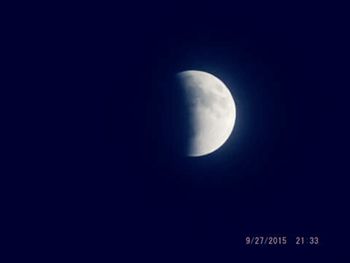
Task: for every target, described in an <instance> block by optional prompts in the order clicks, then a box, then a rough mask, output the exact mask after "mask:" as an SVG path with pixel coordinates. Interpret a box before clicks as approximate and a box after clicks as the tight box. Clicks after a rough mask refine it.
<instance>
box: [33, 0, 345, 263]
mask: <svg viewBox="0 0 350 263" xmlns="http://www.w3.org/2000/svg"><path fill="white" fill-rule="evenodd" d="M65 13H66V15H65V16H63V17H65V18H64V19H62V17H60V16H58V15H57V19H62V20H57V21H63V22H62V23H60V22H57V21H56V22H55V23H53V24H52V25H42V27H43V29H44V30H43V31H44V32H48V33H47V34H49V37H48V38H43V39H45V41H47V42H45V43H47V44H46V45H44V46H46V48H47V52H46V54H47V56H48V57H45V56H43V61H45V62H47V61H49V63H52V61H56V62H55V63H53V64H54V65H55V66H54V70H52V71H50V70H49V69H46V71H47V72H46V71H44V73H45V72H46V73H45V74H44V75H45V80H46V83H47V84H48V87H49V86H50V85H51V86H52V87H54V89H51V90H50V91H48V92H47V95H49V98H50V99H47V100H46V102H45V104H47V105H48V107H53V108H54V113H53V115H52V114H48V113H43V116H44V117H45V119H47V120H48V123H49V124H48V125H49V126H48V127H47V126H46V129H49V130H50V131H52V136H49V135H47V133H45V134H46V135H45V139H46V143H47V144H45V145H44V143H43V149H45V151H46V152H47V153H51V152H52V154H51V155H50V154H47V155H46V154H44V157H43V159H42V160H43V163H44V164H43V166H44V167H42V168H41V172H42V173H45V174H46V175H47V176H46V177H45V179H44V180H38V182H40V183H39V185H41V188H42V189H44V190H43V191H44V192H45V193H46V195H49V196H52V198H44V199H45V201H42V200H43V199H40V198H38V199H40V200H41V201H40V202H43V204H44V206H45V207H48V208H47V209H49V210H50V211H51V212H50V213H49V215H47V214H46V213H44V212H42V210H40V209H38V211H40V212H38V213H43V214H45V216H47V217H48V218H50V220H49V221H50V222H52V224H49V223H48V227H47V229H48V231H49V234H47V235H48V236H56V235H57V238H56V239H55V240H56V241H57V244H59V245H58V246H59V247H60V246H62V251H64V250H66V248H68V251H70V252H73V253H74V252H75V253H77V254H79V253H82V254H84V255H90V254H92V255H95V256H96V257H97V258H99V256H98V255H103V256H101V257H103V258H115V257H118V258H119V257H122V258H128V259H129V260H130V262H148V261H149V262H253V260H254V261H256V260H257V259H261V256H263V255H277V256H280V257H281V260H282V259H283V260H285V259H286V258H289V259H293V260H298V261H294V262H316V261H313V260H315V259H316V258H319V257H329V259H333V260H332V262H336V261H337V260H336V258H337V257H338V256H339V257H340V254H339V253H338V252H341V251H343V248H344V247H345V243H344V242H343V241H342V240H344V239H343V238H344V237H343V233H344V231H345V229H344V226H345V222H346V220H345V214H346V211H347V210H348V202H347V200H348V199H346V198H345V186H346V184H345V183H344V182H345V179H346V178H345V176H346V172H345V168H346V167H347V164H346V160H347V157H348V147H347V142H346V141H345V138H346V135H347V134H348V133H347V130H346V129H347V128H346V123H347V122H348V116H347V115H346V113H345V112H346V108H347V106H346V105H347V104H346V103H345V101H346V98H347V95H348V92H347V91H346V89H347V85H346V84H345V82H344V80H345V78H344V74H345V73H347V70H346V66H348V65H347V64H348V62H346V59H345V51H344V50H346V47H347V44H346V34H347V33H346V30H348V29H347V27H346V24H345V18H344V19H343V17H344V15H345V12H342V11H341V8H339V7H334V6H332V7H329V6H316V5H299V6H288V5H284V4H283V5H282V4H279V5H276V4H273V5H265V4H263V3H259V4H256V3H252V4H248V3H247V4H233V3H231V4H227V3H226V4H225V5H223V4H215V2H205V1H204V2H201V3H200V4H195V3H190V2H187V3H180V2H178V3H177V4H176V3H162V4H150V3H143V4H142V5H140V4H136V3H135V6H133V5H132V4H129V6H126V5H124V6H117V5H116V6H103V7H102V6H99V7H95V6H92V5H87V6H83V7H72V8H71V9H67V10H66V11H65ZM47 16H48V17H49V16H50V15H49V14H48V15H47ZM59 17H60V18H59ZM38 35H40V34H38ZM40 36H41V37H42V35H40ZM44 64H45V63H44ZM190 69H194V70H202V71H207V72H209V73H212V74H214V75H215V76H217V77H218V78H220V79H221V80H222V81H223V82H224V83H225V84H226V85H227V86H228V87H229V88H230V90H231V92H232V94H233V97H234V99H235V102H236V107H237V119H236V123H235V127H234V130H233V133H232V134H231V136H230V138H229V139H228V141H227V142H226V143H225V144H224V145H223V146H222V147H221V148H220V149H219V150H218V151H216V152H214V153H213V154H210V155H208V156H204V157H201V158H187V157H184V156H181V155H179V154H178V152H177V151H176V147H177V146H178V145H179V144H181V141H180V140H179V136H180V135H179V131H180V130H181V127H182V125H183V123H181V121H178V120H177V119H176V117H174V116H175V115H176V114H175V113H177V112H179V114H181V113H183V112H181V111H182V110H183V109H181V107H179V104H178V99H179V98H178V94H175V92H174V83H173V82H172V78H173V76H174V74H176V73H177V72H179V71H183V70H190ZM54 149H55V150H54ZM45 151H44V152H45ZM42 153H43V152H42ZM44 221H45V220H44ZM46 222H47V220H46ZM50 233H51V234H50ZM249 235H251V236H261V235H262V236H276V235H277V236H287V237H288V243H289V244H288V245H287V246H284V247H283V246H279V247H261V246H255V247H254V246H253V247H250V246H246V245H245V237H246V236H249ZM296 236H305V237H307V236H318V237H319V238H320V242H321V244H320V245H319V246H316V247H312V246H311V247H310V246H307V245H305V246H303V247H297V246H296V245H295V237H296ZM310 260H311V261H310ZM102 261H104V260H102ZM120 262H126V261H123V260H122V261H120ZM280 262H284V261H280ZM337 262H340V261H337Z"/></svg>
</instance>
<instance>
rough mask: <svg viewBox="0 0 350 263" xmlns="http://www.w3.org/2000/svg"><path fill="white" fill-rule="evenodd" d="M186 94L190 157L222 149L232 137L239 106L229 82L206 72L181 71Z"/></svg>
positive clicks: (188, 153)
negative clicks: (224, 81)
mask: <svg viewBox="0 0 350 263" xmlns="http://www.w3.org/2000/svg"><path fill="white" fill-rule="evenodd" d="M177 80H178V85H179V87H180V90H181V92H183V96H184V99H185V101H184V105H183V106H184V107H185V109H186V110H184V111H183V112H184V113H186V114H187V116H182V117H183V118H187V121H185V123H187V124H188V126H187V132H185V134H183V135H186V136H188V137H187V138H186V141H187V142H186V143H187V149H186V154H187V155H188V156H202V155H207V154H209V153H212V152H213V151H215V150H217V149H218V148H220V147H221V146H222V145H223V144H224V143H225V141H226V140H227V139H228V137H229V136H230V134H231V132H232V130H233V127H234V123H235V118H236V107H235V103H234V100H233V98H232V95H231V93H230V91H229V90H228V88H227V87H226V86H225V84H224V83H223V82H222V81H220V80H219V79H218V78H216V77H215V76H213V75H211V74H209V73H206V72H202V71H195V70H189V71H183V72H180V73H178V74H177Z"/></svg>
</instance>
